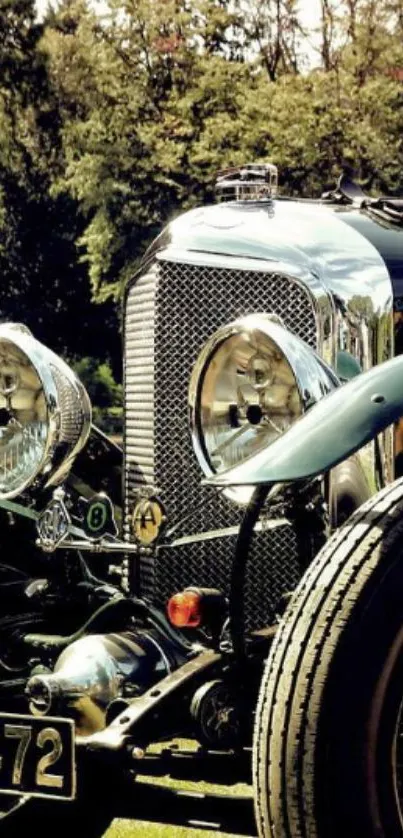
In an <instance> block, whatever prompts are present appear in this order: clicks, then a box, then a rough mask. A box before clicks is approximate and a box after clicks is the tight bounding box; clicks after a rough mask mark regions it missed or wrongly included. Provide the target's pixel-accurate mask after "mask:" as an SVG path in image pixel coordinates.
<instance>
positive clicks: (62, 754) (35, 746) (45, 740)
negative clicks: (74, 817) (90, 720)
mask: <svg viewBox="0 0 403 838" xmlns="http://www.w3.org/2000/svg"><path fill="white" fill-rule="evenodd" d="M0 792H3V793H6V794H29V795H32V796H33V797H51V798H52V799H55V800H72V799H73V798H74V797H75V794H76V771H75V753H74V722H73V721H72V720H71V719H55V718H52V717H51V716H41V717H38V718H35V717H34V716H20V715H15V714H11V713H0Z"/></svg>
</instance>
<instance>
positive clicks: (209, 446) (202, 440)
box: [189, 314, 336, 503]
mask: <svg viewBox="0 0 403 838" xmlns="http://www.w3.org/2000/svg"><path fill="white" fill-rule="evenodd" d="M335 381H336V379H335ZM332 386H335V382H332V379H331V374H330V377H329V370H328V368H327V367H326V368H325V365H324V364H323V363H322V361H321V359H320V358H319V357H318V356H317V355H316V354H315V353H314V352H313V351H312V350H311V349H310V348H309V346H307V344H305V343H304V342H303V341H302V340H300V339H299V338H298V337H297V336H296V335H293V334H292V333H291V332H289V331H288V330H287V329H285V328H284V327H283V326H282V325H281V324H280V323H279V322H278V320H277V319H276V320H275V319H273V318H271V317H270V316H267V315H264V314H260V315H257V314H256V315H250V316H248V317H244V318H241V319H240V320H237V321H235V322H234V323H230V324H228V325H226V326H224V327H222V328H221V329H219V330H218V331H217V332H216V333H215V334H214V335H213V336H212V337H211V338H210V340H209V341H208V342H207V344H206V345H205V346H204V348H203V349H202V351H201V353H200V355H199V358H198V360H197V362H196V364H195V367H194V370H193V373H192V377H191V381H190V388H189V403H190V412H191V425H192V439H193V445H194V449H195V452H196V455H197V457H198V459H199V462H200V465H201V467H202V470H203V472H204V474H206V475H212V474H215V473H220V472H223V471H226V470H227V469H230V468H232V467H233V466H235V465H238V464H239V463H241V462H243V461H244V460H245V459H247V458H248V457H250V456H252V455H253V454H256V453H257V452H258V451H261V450H262V449H263V448H266V447H267V446H269V445H270V444H271V443H272V442H274V440H275V439H277V437H278V436H280V435H281V434H283V433H284V432H285V431H286V430H287V429H288V428H289V427H291V425H292V424H293V423H294V422H295V421H296V420H297V419H298V418H299V417H300V416H301V414H302V413H303V412H304V411H305V410H306V408H307V407H308V406H310V405H311V404H313V403H314V402H315V401H317V400H318V399H319V398H321V397H322V396H323V395H325V393H327V392H329V390H330V389H331V388H332ZM229 492H230V494H231V496H232V498H233V499H234V500H237V501H238V502H240V503H244V502H247V501H248V500H249V498H250V494H251V490H250V488H249V489H232V490H229Z"/></svg>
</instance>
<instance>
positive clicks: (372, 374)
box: [205, 355, 403, 486]
mask: <svg viewBox="0 0 403 838" xmlns="http://www.w3.org/2000/svg"><path fill="white" fill-rule="evenodd" d="M402 415H403V356H401V355H400V356H398V357H397V358H393V359H392V360H391V361H386V362H385V363H384V364H380V365H379V366H377V367H374V368H373V369H372V370H370V371H369V372H366V373H361V374H360V375H358V376H356V377H355V378H353V379H352V380H351V381H349V382H348V383H347V384H344V385H343V386H341V387H339V388H337V389H336V390H333V392H332V393H330V394H329V395H328V396H325V397H324V398H323V399H322V400H321V401H320V402H318V403H317V404H316V405H315V406H314V407H312V408H311V410H309V411H308V413H306V414H305V415H304V416H303V417H302V418H301V419H299V420H298V422H296V423H295V425H293V427H292V428H291V429H290V430H289V431H287V433H285V434H284V435H283V436H281V437H280V438H279V439H277V440H276V441H275V442H273V443H272V445H270V446H269V447H268V448H266V449H265V450H264V451H261V452H259V454H255V455H254V456H253V457H250V458H249V459H248V460H245V462H243V463H241V464H240V465H238V466H236V467H235V468H233V469H229V470H228V471H226V472H223V473H222V474H219V475H218V474H217V475H215V476H214V477H211V478H209V479H208V480H206V481H205V482H206V483H209V484H210V485H215V486H242V485H257V484H269V483H283V482H284V483H285V482H289V481H294V480H301V479H305V478H308V477H314V476H315V475H317V474H322V473H324V472H327V471H329V470H330V469H331V468H333V467H334V466H335V465H337V464H338V463H340V462H341V461H342V460H345V459H346V458H347V457H349V456H350V455H351V454H353V453H354V452H355V451H357V450H358V449H359V448H361V447H362V446H363V445H365V443H367V442H369V440H371V439H373V438H374V437H375V436H376V435H377V434H379V433H380V432H381V431H383V430H384V429H385V428H387V427H388V425H391V424H392V423H393V422H396V421H397V419H399V417H400V416H402Z"/></svg>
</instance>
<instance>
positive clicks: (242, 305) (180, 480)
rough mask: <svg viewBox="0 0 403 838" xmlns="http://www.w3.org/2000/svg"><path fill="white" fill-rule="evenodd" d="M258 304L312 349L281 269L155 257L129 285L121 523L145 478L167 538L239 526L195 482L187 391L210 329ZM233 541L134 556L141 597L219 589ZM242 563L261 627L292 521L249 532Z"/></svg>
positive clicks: (288, 575) (291, 557) (294, 567)
mask: <svg viewBox="0 0 403 838" xmlns="http://www.w3.org/2000/svg"><path fill="white" fill-rule="evenodd" d="M259 311H260V312H272V313H275V314H277V315H279V316H280V317H282V319H283V322H284V324H285V325H286V326H287V327H288V328H290V329H291V330H292V331H293V332H295V333H296V334H297V335H298V336H299V337H301V338H303V339H304V340H305V341H306V342H307V343H308V344H310V345H311V346H312V347H315V348H316V323H315V316H314V311H313V308H312V303H311V300H310V298H309V296H308V294H307V293H306V292H305V290H304V289H303V288H301V287H300V286H299V285H298V284H297V283H295V282H292V281H291V280H289V279H288V278H286V277H283V276H276V275H273V274H267V273H263V272H260V271H242V270H233V269H225V268H214V267H210V266H201V267H200V266H194V265H188V264H178V263H173V262H160V263H159V265H158V267H156V266H154V267H153V268H152V269H151V270H150V271H149V273H148V274H146V275H144V276H142V277H140V279H139V280H138V281H137V283H136V284H134V285H133V286H132V287H131V289H130V292H129V295H128V300H127V309H126V321H125V352H126V356H125V398H126V521H127V515H128V511H129V510H130V509H132V508H133V502H134V499H135V497H136V494H137V492H138V489H139V486H141V485H142V484H144V483H147V484H149V485H151V486H155V487H156V488H157V491H158V494H159V496H160V498H161V500H162V502H163V503H164V505H165V507H166V510H167V515H168V521H169V525H170V526H172V525H175V524H178V525H179V526H178V530H177V532H176V537H179V536H188V535H192V534H197V533H200V532H203V531H204V532H206V531H210V530H221V529H223V528H228V527H231V526H232V527H234V526H238V525H239V521H240V517H241V515H242V511H241V510H239V509H238V508H237V507H236V506H234V504H232V503H231V502H230V501H228V500H227V499H226V498H224V497H221V496H219V495H218V494H217V492H216V491H215V490H212V489H208V488H207V487H203V486H201V485H200V479H201V471H200V466H199V464H198V462H197V460H196V457H195V454H194V452H193V448H192V443H191V439H190V433H189V424H188V406H187V393H188V385H189V379H190V374H191V371H192V368H193V365H194V363H195V361H196V358H197V356H198V354H199V352H200V350H201V348H202V347H203V345H204V343H205V342H206V341H207V339H208V338H209V337H210V336H211V334H212V333H213V332H214V331H215V330H216V329H217V328H219V327H220V326H222V325H224V324H225V323H227V322H229V321H231V320H233V319H235V318H236V317H239V316H241V315H245V314H251V313H253V312H259ZM181 521H183V524H180V522H181ZM234 544H235V535H230V536H228V535H227V536H225V537H222V538H215V539H212V540H209V541H205V542H200V541H199V542H196V543H192V544H187V545H181V546H178V547H175V548H169V549H168V548H165V549H163V550H161V551H160V552H159V553H158V555H157V557H156V559H155V560H153V559H151V560H148V561H143V564H142V568H141V576H140V581H141V585H142V593H143V595H148V596H152V598H153V599H154V600H155V601H157V602H158V601H159V602H163V601H165V599H166V598H167V596H169V594H170V593H172V592H173V591H175V590H177V589H178V588H181V587H183V586H184V585H186V584H190V583H193V584H204V585H208V586H210V587H211V586H215V587H218V588H220V589H221V590H225V591H226V590H227V587H228V579H229V568H230V562H231V558H232V555H233V549H234ZM249 568H250V570H249V582H248V590H247V597H246V601H247V606H248V609H250V611H251V612H252V611H254V612H255V617H256V618H257V622H258V623H261V624H263V623H265V622H266V621H267V619H268V618H269V615H270V614H273V613H274V611H275V607H276V604H277V602H278V599H279V597H280V596H281V593H282V592H283V591H284V590H290V588H292V587H294V586H295V583H296V581H297V579H298V575H299V571H298V561H297V555H296V542H295V532H294V530H293V527H291V526H283V527H279V528H277V529H276V530H274V531H270V532H266V533H261V534H259V535H257V536H256V537H255V540H254V545H253V549H252V556H251V559H250V565H249ZM262 587H264V590H265V599H262V596H261V594H262Z"/></svg>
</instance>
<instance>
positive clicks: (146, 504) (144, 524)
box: [131, 497, 166, 545]
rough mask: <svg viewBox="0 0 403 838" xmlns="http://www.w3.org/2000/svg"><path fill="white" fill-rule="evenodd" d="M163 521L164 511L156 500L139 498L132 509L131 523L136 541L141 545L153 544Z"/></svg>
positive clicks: (162, 525)
mask: <svg viewBox="0 0 403 838" xmlns="http://www.w3.org/2000/svg"><path fill="white" fill-rule="evenodd" d="M165 521H166V515H165V510H164V507H163V506H162V503H161V502H160V501H159V500H158V498H156V497H149V498H141V499H140V500H139V501H138V503H136V506H135V507H134V509H133V514H132V522H131V523H132V533H133V535H134V537H135V539H136V541H138V542H139V543H140V544H143V545H149V544H153V543H154V541H156V540H157V538H158V537H159V535H160V534H161V532H162V529H163V527H164V524H165Z"/></svg>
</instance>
